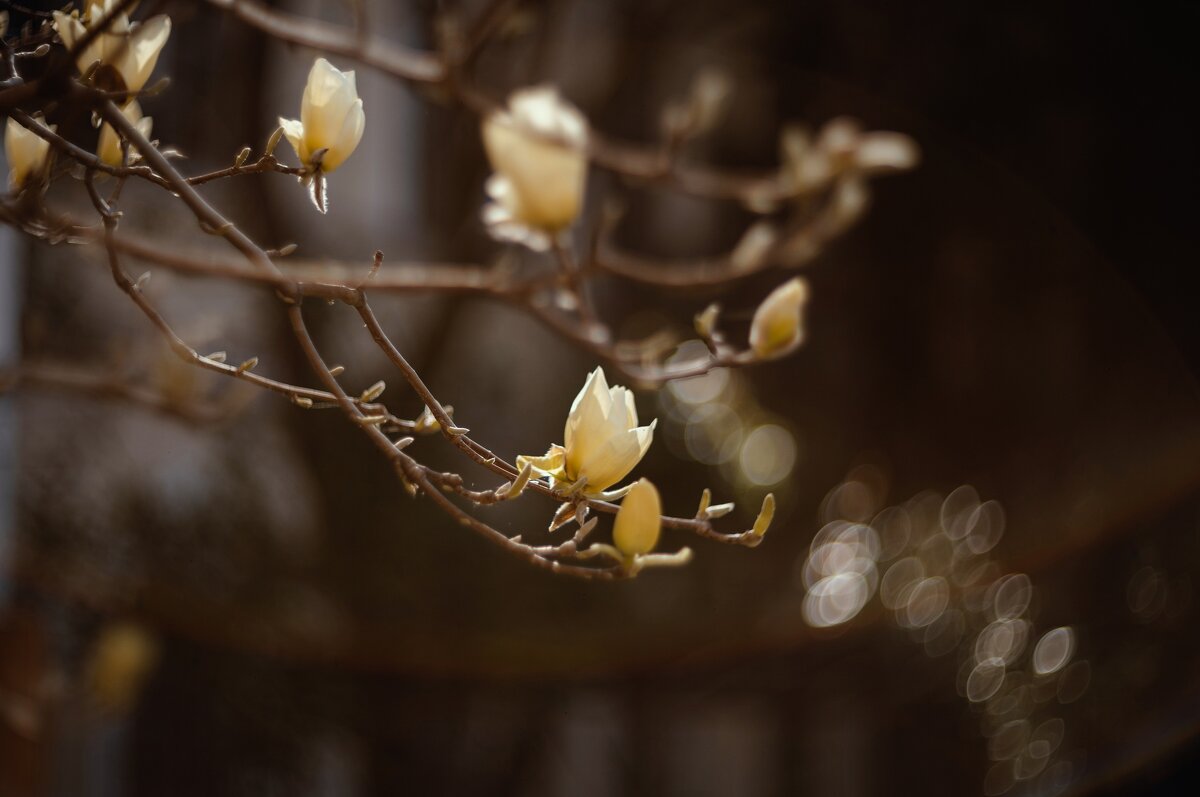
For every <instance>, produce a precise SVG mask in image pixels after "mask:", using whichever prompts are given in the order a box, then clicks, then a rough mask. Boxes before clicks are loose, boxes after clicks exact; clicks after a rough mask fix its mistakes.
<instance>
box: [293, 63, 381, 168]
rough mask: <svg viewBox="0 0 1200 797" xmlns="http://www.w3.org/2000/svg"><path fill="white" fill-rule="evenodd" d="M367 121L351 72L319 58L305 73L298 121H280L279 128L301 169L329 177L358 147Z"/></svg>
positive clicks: (352, 72)
mask: <svg viewBox="0 0 1200 797" xmlns="http://www.w3.org/2000/svg"><path fill="white" fill-rule="evenodd" d="M366 120H367V118H366V114H365V113H364V112H363V102H362V100H360V99H359V98H358V87H357V86H356V84H355V80H354V71H353V70H351V71H349V72H343V71H341V70H340V69H338V68H337V67H335V66H334V65H333V64H331V63H329V62H328V61H326V60H325V59H324V58H318V59H317V60H316V61H315V62H313V65H312V69H311V70H309V73H308V83H307V85H305V87H304V97H303V99H302V100H301V101H300V118H299V119H283V118H280V120H279V125H280V126H281V127H282V128H283V134H284V135H285V136H287V140H288V141H289V142H290V143H291V145H292V148H293V149H295V150H296V155H297V156H299V158H300V162H301V163H302V164H303V165H304V167H305V168H307V169H312V170H316V169H317V168H318V167H319V168H320V170H321V171H322V172H325V173H326V174H328V173H329V172H332V171H333V170H334V169H336V168H337V167H339V166H341V165H342V163H343V162H344V161H345V160H346V158H349V157H350V155H351V154H352V153H353V152H354V150H355V148H356V147H358V142H359V141H360V140H361V139H362V134H363V130H364V128H365V127H366Z"/></svg>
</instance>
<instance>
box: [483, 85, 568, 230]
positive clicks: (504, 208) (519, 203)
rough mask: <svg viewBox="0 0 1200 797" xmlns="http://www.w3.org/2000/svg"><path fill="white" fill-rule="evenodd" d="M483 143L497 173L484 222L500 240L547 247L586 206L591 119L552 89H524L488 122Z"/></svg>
mask: <svg viewBox="0 0 1200 797" xmlns="http://www.w3.org/2000/svg"><path fill="white" fill-rule="evenodd" d="M483 145H484V149H486V150H487V156H488V160H489V161H490V162H491V164H492V168H493V169H495V170H496V173H495V174H493V175H492V176H491V177H490V178H489V179H488V181H487V186H486V190H487V193H488V195H489V196H490V197H491V199H492V203H490V204H488V205H487V206H485V207H484V209H483V220H484V223H485V224H487V225H488V227H489V229H490V230H491V231H492V234H493V235H495V236H496V237H498V238H503V239H508V240H517V241H519V242H521V243H525V244H526V245H528V246H530V247H531V248H533V249H546V248H548V247H549V243H550V236H551V235H553V234H554V233H556V232H558V231H559V230H562V229H563V228H565V227H568V226H570V224H571V223H572V222H573V221H575V218H576V217H577V216H578V215H579V211H580V208H581V207H582V206H583V189H584V183H585V181H586V178H587V152H586V149H587V120H586V119H585V118H584V116H583V114H582V113H580V112H579V110H578V109H577V108H575V106H573V105H571V104H570V103H568V102H566V101H565V100H563V99H562V98H561V97H559V96H558V92H557V91H556V90H555V89H553V88H551V87H549V86H539V87H537V88H530V89H523V90H521V91H517V92H515V93H514V94H513V95H512V96H511V97H510V98H509V101H508V109H507V110H505V111H498V112H495V113H492V114H490V115H489V116H488V117H487V118H485V119H484V121H483Z"/></svg>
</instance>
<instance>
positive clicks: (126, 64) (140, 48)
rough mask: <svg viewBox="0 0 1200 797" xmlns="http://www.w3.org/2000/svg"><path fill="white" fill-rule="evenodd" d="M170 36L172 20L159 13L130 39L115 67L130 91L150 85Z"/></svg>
mask: <svg viewBox="0 0 1200 797" xmlns="http://www.w3.org/2000/svg"><path fill="white" fill-rule="evenodd" d="M170 35H171V18H170V17H168V16H166V15H165V14H159V15H158V16H155V17H151V18H150V19H148V20H146V21H145V22H143V23H141V24H140V25H138V26H137V28H135V29H134V31H133V33H132V34H131V35H130V36H129V37H128V40H127V44H125V45H124V46H123V47H122V48H121V50H119V53H120V54H119V56H118V58H117V62H116V64H114V66H115V67H116V69H117V71H118V72H120V73H121V78H122V79H123V80H124V81H125V87H126V88H127V89H128V90H129V91H140V90H141V89H142V87H143V86H145V85H146V81H147V80H149V79H150V74H151V73H152V72H153V71H154V66H155V64H157V63H158V56H159V54H160V53H161V52H162V49H163V47H164V46H166V44H167V39H168V38H169V37H170Z"/></svg>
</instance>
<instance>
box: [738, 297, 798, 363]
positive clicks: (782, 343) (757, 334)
mask: <svg viewBox="0 0 1200 797" xmlns="http://www.w3.org/2000/svg"><path fill="white" fill-rule="evenodd" d="M807 299H808V285H807V283H805V282H804V280H802V279H800V278H799V277H796V278H794V279H791V280H788V281H787V282H785V283H784V284H783V285H780V286H779V287H778V288H776V289H775V290H774V291H772V292H771V295H770V296H768V297H767V298H766V299H764V300H763V303H762V304H760V305H759V306H758V310H756V311H755V313H754V320H753V321H752V322H751V324H750V348H752V349H754V353H755V354H757V355H758V356H759V357H760V358H762V359H770V358H775V357H782V356H783V355H785V354H787V353H788V352H790V351H792V350H793V349H795V348H796V347H797V346H799V345H800V341H801V340H803V338H804V330H803V328H802V327H801V324H800V311H801V310H802V309H803V307H804V303H805V301H806V300H807Z"/></svg>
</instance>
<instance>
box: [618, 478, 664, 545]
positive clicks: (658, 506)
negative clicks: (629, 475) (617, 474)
mask: <svg viewBox="0 0 1200 797" xmlns="http://www.w3.org/2000/svg"><path fill="white" fill-rule="evenodd" d="M661 529H662V500H661V499H660V498H659V497H658V489H657V488H655V486H654V485H653V484H651V483H650V481H649V480H647V479H639V480H638V483H637V484H635V485H633V488H632V489H631V490H630V491H629V494H628V495H626V496H625V500H623V501H622V502H621V508H620V509H619V510H617V519H616V522H615V523H614V524H613V543H615V544H616V546H617V549H618V550H619V551H620V552H621V553H623V554H625V555H626V556H629V557H633V556H639V555H642V554H648V553H650V552H651V551H653V550H654V546H656V545H658V534H659V531H660V530H661Z"/></svg>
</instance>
